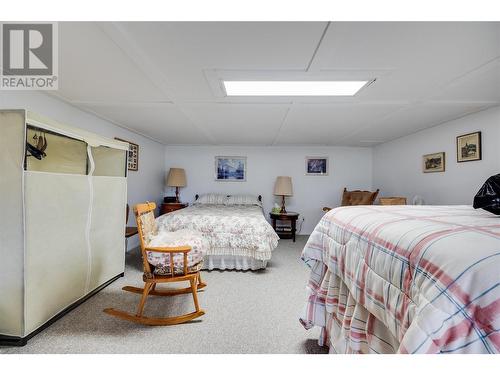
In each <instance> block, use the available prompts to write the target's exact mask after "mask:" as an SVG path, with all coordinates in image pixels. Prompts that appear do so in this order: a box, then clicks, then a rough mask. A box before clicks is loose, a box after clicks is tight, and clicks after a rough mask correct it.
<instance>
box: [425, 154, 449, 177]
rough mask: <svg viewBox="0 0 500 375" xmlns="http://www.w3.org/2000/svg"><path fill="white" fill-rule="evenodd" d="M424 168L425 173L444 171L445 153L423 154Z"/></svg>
mask: <svg viewBox="0 0 500 375" xmlns="http://www.w3.org/2000/svg"><path fill="white" fill-rule="evenodd" d="M422 168H423V172H424V173H432V172H444V170H445V153H444V152H436V153H435V154H427V155H424V156H422Z"/></svg>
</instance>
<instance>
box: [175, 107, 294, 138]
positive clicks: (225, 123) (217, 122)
mask: <svg viewBox="0 0 500 375" xmlns="http://www.w3.org/2000/svg"><path fill="white" fill-rule="evenodd" d="M182 108H183V110H184V111H185V113H187V114H188V116H189V118H190V119H191V120H193V121H194V122H195V123H196V125H197V126H198V127H203V128H204V129H205V130H206V131H207V132H208V133H209V134H211V135H212V136H213V137H214V139H215V142H217V143H219V144H230V143H234V144H271V143H272V140H273V139H274V137H275V136H276V134H277V133H278V130H279V128H280V126H281V123H282V121H283V118H284V116H285V114H286V112H287V110H288V105H274V104H225V103H224V104H220V103H219V104H190V105H182Z"/></svg>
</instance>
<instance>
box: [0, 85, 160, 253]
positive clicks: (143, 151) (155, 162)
mask: <svg viewBox="0 0 500 375" xmlns="http://www.w3.org/2000/svg"><path fill="white" fill-rule="evenodd" d="M0 109H28V110H31V111H33V112H36V113H39V114H40V115H44V116H46V117H50V118H52V119H54V120H56V121H59V122H62V123H66V124H68V125H71V126H75V127H78V128H82V129H86V130H89V131H92V132H94V133H97V134H101V135H103V136H106V137H110V138H114V137H119V138H122V139H126V140H127V141H131V142H134V143H137V144H138V145H139V171H137V172H134V171H129V173H128V178H127V190H128V203H129V205H130V207H131V210H130V215H129V225H135V219H134V214H133V212H132V207H133V205H134V204H136V203H139V202H144V201H147V200H149V201H156V202H160V201H161V199H162V197H163V186H164V175H165V169H164V167H165V164H164V163H165V162H164V160H165V146H164V145H162V144H160V143H157V142H155V141H152V140H150V139H148V138H145V137H143V136H140V135H138V134H135V133H133V132H130V131H128V130H126V129H123V128H120V127H119V126H116V125H114V124H112V123H110V122H108V121H105V120H102V119H100V118H98V117H96V116H94V115H92V114H90V113H87V112H85V111H81V110H79V109H78V108H76V107H74V106H72V105H70V104H68V103H65V102H63V101H61V100H58V99H56V98H54V97H51V96H49V95H46V94H43V93H40V92H34V91H0ZM0 136H1V135H0ZM136 237H137V236H134V237H133V238H131V239H130V241H129V248H132V247H135V246H137V244H138V240H137V238H136Z"/></svg>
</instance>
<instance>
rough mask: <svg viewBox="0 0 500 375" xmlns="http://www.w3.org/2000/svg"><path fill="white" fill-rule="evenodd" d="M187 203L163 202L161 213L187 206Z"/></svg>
mask: <svg viewBox="0 0 500 375" xmlns="http://www.w3.org/2000/svg"><path fill="white" fill-rule="evenodd" d="M187 206H188V204H187V203H162V204H161V207H160V215H165V214H168V213H169V212H173V211H177V210H180V209H182V208H186V207H187Z"/></svg>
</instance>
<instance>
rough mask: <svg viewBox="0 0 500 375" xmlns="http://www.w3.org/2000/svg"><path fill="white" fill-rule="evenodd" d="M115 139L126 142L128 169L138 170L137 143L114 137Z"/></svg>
mask: <svg viewBox="0 0 500 375" xmlns="http://www.w3.org/2000/svg"><path fill="white" fill-rule="evenodd" d="M115 139H116V140H118V141H122V142H126V143H128V166H127V167H128V170H129V171H138V170H139V145H137V144H135V143H132V142H129V141H126V140H125V139H121V138H118V137H115Z"/></svg>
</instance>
